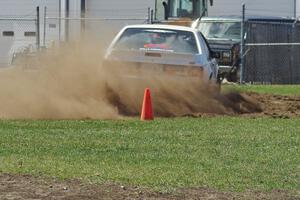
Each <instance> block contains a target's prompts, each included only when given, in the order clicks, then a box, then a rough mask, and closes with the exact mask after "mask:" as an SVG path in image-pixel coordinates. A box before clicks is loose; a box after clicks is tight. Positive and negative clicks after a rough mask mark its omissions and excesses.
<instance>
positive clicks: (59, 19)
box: [58, 0, 61, 43]
mask: <svg viewBox="0 0 300 200" xmlns="http://www.w3.org/2000/svg"><path fill="white" fill-rule="evenodd" d="M58 3H59V5H58V41H59V43H60V42H61V0H59V1H58Z"/></svg>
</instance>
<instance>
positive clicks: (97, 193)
mask: <svg viewBox="0 0 300 200" xmlns="http://www.w3.org/2000/svg"><path fill="white" fill-rule="evenodd" d="M299 198H300V197H299V195H298V196H297V194H291V193H288V192H286V191H273V192H271V193H263V192H245V193H223V192H217V191H215V190H212V189H181V190H178V191H176V192H173V193H160V192H154V191H151V190H149V189H145V188H139V187H126V186H120V185H115V184H105V185H92V184H86V183H82V182H80V181H66V182H60V181H56V180H49V179H48V180H45V179H41V178H34V177H31V176H21V175H9V174H3V175H0V199H22V200H29V199H53V200H55V199H70V200H84V199H132V200H133V199H147V200H148V199H153V200H154V199H158V200H160V199H161V200H162V199H164V200H167V199H171V200H179V199H180V200H181V199H204V200H205V199H210V200H214V199H224V200H226V199H228V200H229V199H258V200H259V199H272V200H273V199H275V200H276V199H277V200H281V199H282V200H283V199H284V200H288V199H299Z"/></svg>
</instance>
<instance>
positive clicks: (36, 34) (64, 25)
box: [0, 7, 150, 67]
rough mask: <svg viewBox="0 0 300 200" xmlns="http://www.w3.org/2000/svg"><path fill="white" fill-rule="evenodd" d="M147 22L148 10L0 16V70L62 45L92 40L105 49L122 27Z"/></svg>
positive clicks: (52, 11) (44, 11)
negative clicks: (19, 59) (39, 52)
mask: <svg viewBox="0 0 300 200" xmlns="http://www.w3.org/2000/svg"><path fill="white" fill-rule="evenodd" d="M149 20H150V8H141V9H114V10H111V9H98V10H97V9H96V10H95V9H94V10H92V11H89V10H87V11H86V12H81V11H78V10H76V11H75V10H70V11H68V12H66V11H59V10H58V9H53V8H52V9H47V7H43V8H37V9H36V11H34V9H33V12H32V14H31V15H27V16H13V17H12V16H0V34H1V35H0V42H1V46H0V67H5V66H9V65H12V64H14V62H15V60H16V58H17V57H20V55H25V54H26V55H28V54H30V53H32V54H34V53H36V52H37V51H38V50H39V49H40V48H51V47H52V46H53V45H59V44H61V43H64V42H74V41H79V40H82V41H84V40H87V39H90V38H93V39H95V38H96V40H97V42H96V44H101V46H107V45H108V44H109V43H110V41H111V40H112V38H113V37H114V36H115V34H116V33H117V32H118V31H119V30H120V29H121V28H122V27H123V26H125V25H130V24H144V23H149Z"/></svg>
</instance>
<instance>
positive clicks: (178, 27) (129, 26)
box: [124, 24, 198, 32]
mask: <svg viewBox="0 0 300 200" xmlns="http://www.w3.org/2000/svg"><path fill="white" fill-rule="evenodd" d="M127 28H156V29H169V30H178V31H189V32H197V31H198V30H196V29H194V28H191V27H186V26H176V25H165V24H136V25H128V26H125V27H124V29H127Z"/></svg>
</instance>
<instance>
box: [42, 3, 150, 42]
mask: <svg viewBox="0 0 300 200" xmlns="http://www.w3.org/2000/svg"><path fill="white" fill-rule="evenodd" d="M47 12H48V11H47ZM53 12H54V11H49V15H48V14H46V17H45V19H44V21H45V26H44V30H43V33H45V34H44V38H45V39H44V41H46V42H45V43H46V44H45V46H47V44H49V43H50V44H51V43H52V42H72V41H78V40H80V39H87V38H90V37H93V38H97V39H98V40H99V42H103V43H105V44H106V45H107V44H108V43H109V42H110V41H111V39H112V38H113V37H114V36H115V34H116V33H117V32H118V31H120V29H121V28H122V27H124V26H125V25H130V24H145V23H149V20H150V14H149V12H150V9H148V8H144V9H123V10H122V9H114V10H108V9H103V10H96V11H95V10H93V11H90V12H89V11H86V12H85V13H81V14H79V13H74V12H73V13H65V16H64V17H57V16H53ZM51 13H52V16H51Z"/></svg>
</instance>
